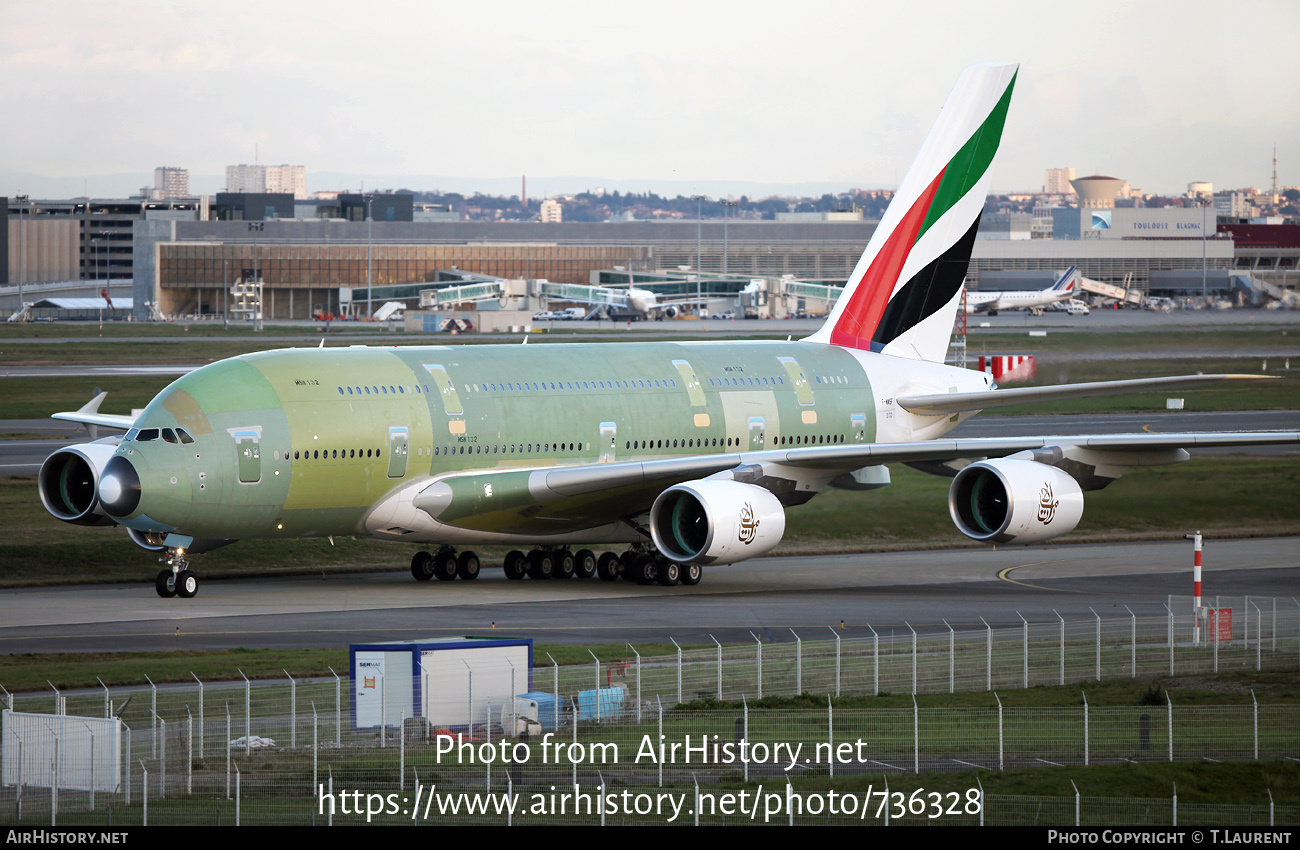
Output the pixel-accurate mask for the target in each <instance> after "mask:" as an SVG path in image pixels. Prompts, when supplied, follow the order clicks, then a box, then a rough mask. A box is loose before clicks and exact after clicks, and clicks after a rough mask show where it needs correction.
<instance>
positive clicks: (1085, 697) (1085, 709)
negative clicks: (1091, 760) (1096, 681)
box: [1076, 691, 1089, 826]
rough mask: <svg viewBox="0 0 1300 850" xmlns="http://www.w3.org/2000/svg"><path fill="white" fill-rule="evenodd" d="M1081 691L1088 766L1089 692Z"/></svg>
mask: <svg viewBox="0 0 1300 850" xmlns="http://www.w3.org/2000/svg"><path fill="white" fill-rule="evenodd" d="M1079 693H1081V694H1083V766H1084V767H1087V766H1088V756H1089V747H1088V743H1089V741H1088V693H1087V691H1080V692H1079ZM1076 826H1077V824H1076Z"/></svg>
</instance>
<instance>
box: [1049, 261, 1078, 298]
mask: <svg viewBox="0 0 1300 850" xmlns="http://www.w3.org/2000/svg"><path fill="white" fill-rule="evenodd" d="M1078 283H1079V267H1078V266H1070V267H1069V268H1068V269H1066V270H1065V274H1063V275H1061V276H1060V277H1059V278H1057V279H1056V283H1054V284H1052V289H1054V290H1056V291H1057V292H1072V291H1073V290H1074V289H1075V287H1076V286H1078Z"/></svg>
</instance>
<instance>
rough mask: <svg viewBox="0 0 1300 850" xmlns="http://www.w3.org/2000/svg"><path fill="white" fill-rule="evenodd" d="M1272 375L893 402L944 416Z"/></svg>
mask: <svg viewBox="0 0 1300 850" xmlns="http://www.w3.org/2000/svg"><path fill="white" fill-rule="evenodd" d="M1273 378H1274V376H1273V375H1176V376H1173V377H1168V378H1137V379H1135V380H1131V381H1093V382H1091V383H1085V384H1061V385H1058V386H1053V387H1017V388H1015V389H1005V390H1003V389H999V390H980V391H977V392H970V393H935V394H934V395H916V396H901V397H899V398H897V399H895V400H894V401H895V402H896V403H897V404H898V406H899V407H901V408H903V409H904V410H906V411H909V412H911V413H921V414H926V413H933V414H942V415H947V414H951V413H961V412H964V411H968V410H988V409H990V408H994V407H1008V406H1010V405H1013V404H1027V403H1029V402H1033V401H1060V400H1061V399H1070V398H1088V397H1090V396H1099V395H1117V394H1120V393H1140V392H1150V391H1152V390H1179V389H1191V388H1195V387H1203V386H1208V385H1210V384H1217V383H1221V382H1223V381H1256V380H1272V379H1273Z"/></svg>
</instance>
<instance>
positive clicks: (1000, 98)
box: [808, 63, 1018, 361]
mask: <svg viewBox="0 0 1300 850" xmlns="http://www.w3.org/2000/svg"><path fill="white" fill-rule="evenodd" d="M1017 68H1018V66H1017V65H1016V64H1015V63H986V64H981V65H972V66H971V67H969V68H967V69H966V70H965V71H963V72H962V74H961V76H960V77H959V78H958V79H957V84H956V86H954V87H953V90H952V93H951V94H949V95H948V100H947V102H946V103H945V104H944V106H943V109H942V110H941V111H940V113H939V118H938V119H937V120H936V121H935V124H934V127H933V128H931V130H930V135H929V136H927V137H926V140H925V143H924V144H923V145H922V146H921V150H920V153H918V154H917V157H916V160H915V161H914V162H913V163H912V167H911V168H910V169H909V170H908V172H907V176H906V177H904V178H903V182H902V184H901V185H900V186H899V187H898V192H897V193H896V194H895V195H894V198H893V200H892V201H891V202H890V204H889V209H887V210H886V211H885V215H884V217H883V218H882V219H881V221H880V226H879V227H877V228H876V232H875V234H873V235H872V237H871V242H870V243H869V244H868V245H867V249H866V251H864V252H863V254H862V257H861V259H859V260H858V264H857V266H856V267H855V268H854V269H853V274H852V275H850V277H849V281H848V285H847V286H846V287H845V290H844V293H843V294H842V295H841V296H840V297H839V300H837V301H836V302H835V307H834V308H833V309H832V310H831V313H830V316H828V317H827V320H826V324H824V325H823V326H822V327H821V328H820V329H819V330H818V331H817V332H816V333H814V334H813V335H812V336H810V337H808V340H809V341H811V342H823V343H828V344H831V345H840V346H844V347H846V348H860V349H869V350H871V351H882V352H884V353H886V354H896V355H898V356H901V357H910V358H913V359H920V360H931V361H942V360H943V357H944V355H945V354H946V353H947V350H948V342H949V340H950V339H951V336H952V323H953V318H954V316H955V315H956V311H957V309H958V307H959V306H960V303H961V286H962V282H963V281H964V280H965V278H966V267H967V266H968V265H969V263H970V255H971V249H972V247H973V245H974V242H975V232H976V230H978V229H979V220H980V213H981V212H982V210H983V208H984V199H985V197H986V195H987V192H988V174H989V166H990V165H991V164H992V162H993V155H994V154H995V153H997V149H998V145H999V143H1000V142H1001V139H1002V127H1003V125H1004V123H1005V121H1006V115H1007V107H1008V105H1009V104H1010V102H1011V91H1012V89H1013V88H1014V87H1015V81H1016V70H1017Z"/></svg>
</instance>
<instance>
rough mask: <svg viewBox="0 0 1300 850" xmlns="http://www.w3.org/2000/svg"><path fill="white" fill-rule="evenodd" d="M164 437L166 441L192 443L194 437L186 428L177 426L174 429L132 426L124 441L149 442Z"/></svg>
mask: <svg viewBox="0 0 1300 850" xmlns="http://www.w3.org/2000/svg"><path fill="white" fill-rule="evenodd" d="M160 437H161V438H162V440H163V442H165V443H186V444H188V443H192V442H194V438H193V437H191V436H190V435H189V434H187V433H185V429H184V428H177V429H175V430H174V431H173V430H172V429H171V428H132V429H131V430H130V431H127V432H126V436H125V437H123V438H122V442H124V443H129V442H132V441H134V442H138V443H148V442H151V441H153V440H157V439H159V438H160Z"/></svg>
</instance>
